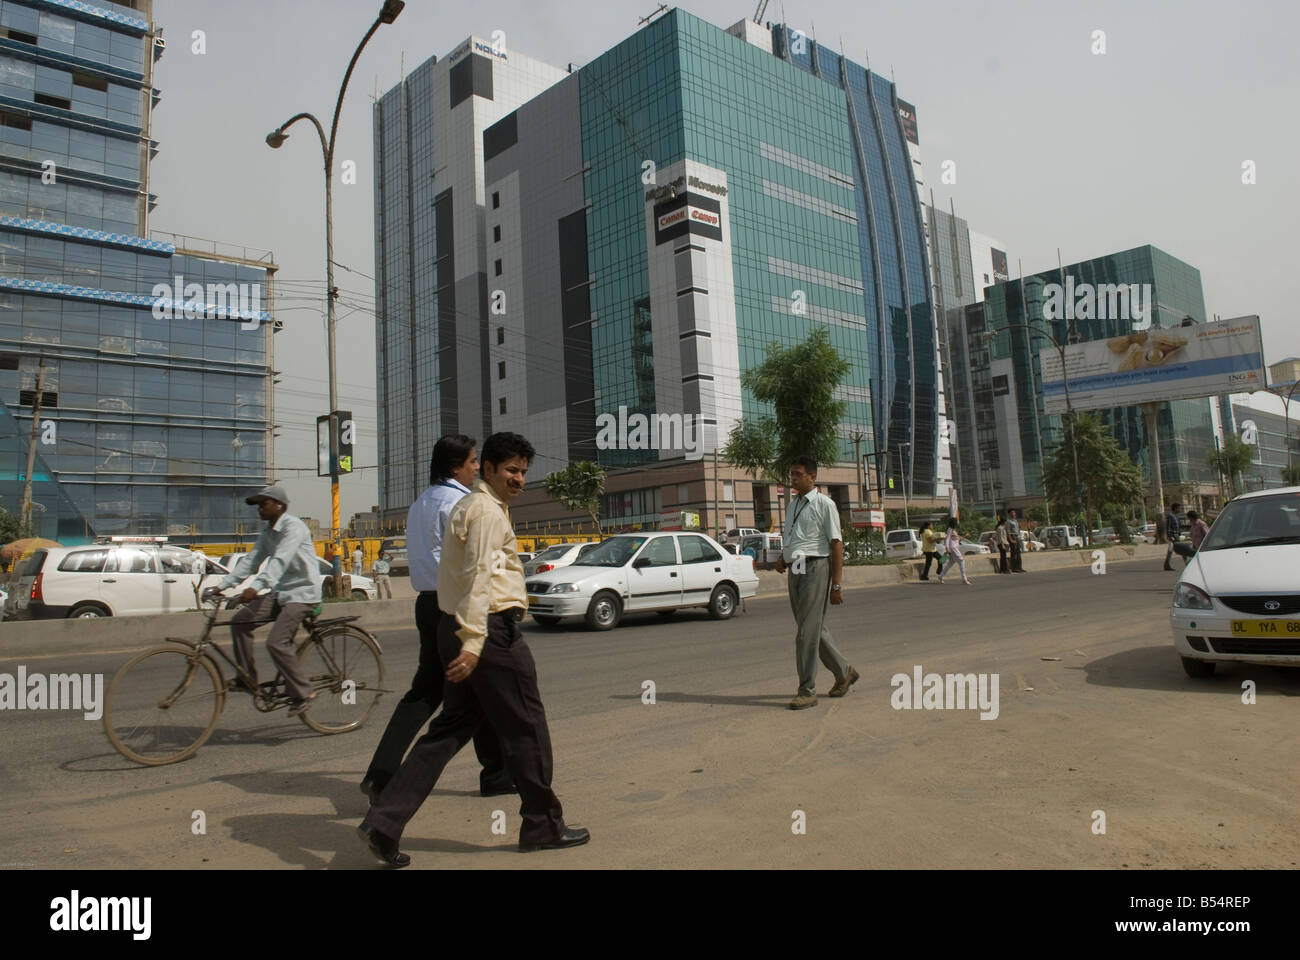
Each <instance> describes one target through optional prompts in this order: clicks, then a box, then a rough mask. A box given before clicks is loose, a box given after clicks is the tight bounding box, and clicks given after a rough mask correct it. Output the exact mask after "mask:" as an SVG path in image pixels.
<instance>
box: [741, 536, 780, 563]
mask: <svg viewBox="0 0 1300 960" xmlns="http://www.w3.org/2000/svg"><path fill="white" fill-rule="evenodd" d="M782 542H783V541H782V540H781V535H780V534H779V533H751V534H749V535H748V536H744V537H741V538H740V544H739V548H738V550H739V553H741V554H748V555H749V556H751V557H753V559H754V566H756V567H767V566H771V565H773V564H775V563H776V561H777V560H778V559H779V558H780V556H781V546H782Z"/></svg>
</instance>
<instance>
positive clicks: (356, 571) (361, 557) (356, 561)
mask: <svg viewBox="0 0 1300 960" xmlns="http://www.w3.org/2000/svg"><path fill="white" fill-rule="evenodd" d="M365 560H366V555H365V554H364V553H362V552H361V544H359V543H358V544H356V546H355V547H354V548H353V550H352V576H354V577H359V576H361V565H362V564H363V563H365Z"/></svg>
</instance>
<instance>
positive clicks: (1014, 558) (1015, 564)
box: [1011, 540, 1025, 573]
mask: <svg viewBox="0 0 1300 960" xmlns="http://www.w3.org/2000/svg"><path fill="white" fill-rule="evenodd" d="M1011 572H1012V573H1024V572H1025V568H1024V565H1023V564H1022V563H1021V562H1020V541H1019V540H1012V541H1011Z"/></svg>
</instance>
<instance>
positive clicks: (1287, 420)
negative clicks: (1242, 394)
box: [1269, 380, 1300, 471]
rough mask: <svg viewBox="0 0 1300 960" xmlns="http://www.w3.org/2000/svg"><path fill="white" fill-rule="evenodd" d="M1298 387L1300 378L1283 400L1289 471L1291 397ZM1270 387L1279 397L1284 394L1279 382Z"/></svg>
mask: <svg viewBox="0 0 1300 960" xmlns="http://www.w3.org/2000/svg"><path fill="white" fill-rule="evenodd" d="M1296 387H1300V380H1296V381H1295V382H1294V383H1292V384H1291V388H1290V389H1289V390H1287V392H1286V397H1285V398H1284V399H1283V400H1282V416H1283V423H1284V424H1285V426H1283V427H1282V443H1283V445H1284V446H1285V447H1286V468H1287V470H1288V471H1289V470H1290V469H1291V397H1292V396H1293V395H1294V394H1295V391H1296ZM1269 389H1270V390H1272V391H1273V392H1274V393H1276V394H1277V395H1278V396H1279V397H1280V396H1282V392H1281V386H1280V385H1279V384H1273V386H1272V387H1270V388H1269Z"/></svg>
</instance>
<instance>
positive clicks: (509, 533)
mask: <svg viewBox="0 0 1300 960" xmlns="http://www.w3.org/2000/svg"><path fill="white" fill-rule="evenodd" d="M534 455H535V451H534V450H533V447H532V444H530V443H529V442H528V441H527V440H525V439H524V438H523V437H521V436H520V435H519V434H517V433H494V434H493V435H492V436H490V437H488V438H487V441H486V442H485V443H484V444H483V471H482V476H481V477H480V479H479V480H478V482H477V483H475V485H474V490H473V492H472V493H470V494H469V495H467V496H465V497H464V498H462V499H461V500H460V501H459V502H458V503H457V504H456V506H455V507H454V508H453V509H452V511H451V514H450V516H449V517H448V518H447V526H446V531H445V533H446V536H445V538H444V541H443V547H442V558H441V561H440V566H439V570H438V606H439V608H440V609H441V610H442V612H443V614H445V616H444V617H443V619H442V621H441V622H440V623H439V625H438V652H439V654H440V656H441V658H442V663H443V665H444V667H445V668H446V670H445V677H446V680H447V687H446V693H445V700H444V702H443V708H442V713H440V714H439V715H438V716H437V717H436V718H435V719H434V721H433V723H432V724H430V726H429V732H428V734H426V735H425V736H423V737H421V738H420V739H419V741H417V742H416V744H415V746H414V747H412V748H411V755H410V756H409V757H408V758H407V759H406V762H405V763H403V764H402V767H401V769H400V770H398V771H397V775H396V776H395V777H394V778H393V780H392V782H390V783H389V784H388V786H387V787H386V788H385V789H384V791H383V793H381V794H380V795H379V799H378V800H376V801H375V803H374V804H373V805H372V806H371V808H370V812H369V813H368V814H367V815H366V818H365V820H363V821H362V823H361V825H360V826H359V827H358V828H357V832H358V833H359V834H360V836H361V839H362V841H363V842H364V843H365V844H366V845H367V847H368V848H369V849H370V852H371V853H373V854H374V855H375V856H377V857H378V858H379V859H380V860H382V861H384V862H385V863H387V864H389V865H390V866H394V867H404V866H406V865H407V864H409V863H410V862H411V858H410V857H409V856H407V855H406V854H404V853H402V852H401V851H400V850H399V849H398V844H399V842H400V840H401V836H402V832H403V830H405V828H406V825H407V823H408V822H409V821H410V819H411V817H413V816H414V815H415V812H416V811H417V810H419V808H420V806H421V805H422V804H423V803H424V801H425V799H426V798H427V797H428V796H429V792H430V791H431V790H432V789H433V787H434V785H435V784H437V782H438V778H439V777H440V776H441V775H442V771H443V769H444V768H445V767H446V766H447V763H448V762H449V761H450V760H451V758H452V757H454V756H455V755H456V754H457V753H458V752H459V751H460V749H461V748H462V747H464V746H465V744H466V743H468V742H469V740H470V738H471V737H472V736H473V735H474V733H475V732H477V730H478V729H479V728H480V727H481V726H482V724H483V721H484V719H485V718H486V719H488V720H490V721H491V723H492V725H493V727H495V729H496V730H497V732H499V733H500V734H501V738H502V740H503V741H504V743H505V756H506V761H507V763H508V765H509V768H510V773H511V774H512V775H513V777H514V780H515V783H517V784H518V785H519V793H520V796H521V797H522V804H521V806H520V808H519V813H520V816H521V817H522V821H523V822H522V826H521V827H520V830H519V849H520V850H523V851H532V850H543V849H561V848H565V847H574V846H578V845H579V844H583V843H586V842H587V841H588V840H590V839H591V836H590V834H589V833H588V831H586V830H584V829H582V828H577V827H569V826H566V825H565V822H564V811H563V809H562V808H561V806H560V801H559V799H558V798H557V797H556V796H555V793H554V792H553V791H552V790H551V772H552V758H551V734H550V729H549V728H548V727H547V724H546V710H545V708H544V707H543V705H542V697H541V693H540V692H539V690H538V688H537V667H536V664H535V663H534V662H533V655H532V653H531V651H529V649H528V644H527V643H525V642H524V638H523V636H522V635H521V634H520V632H519V621H520V620H521V619H523V617H524V615H525V613H526V611H527V604H528V595H527V593H525V591H524V568H523V566H522V565H521V564H520V562H519V552H518V542H517V541H516V540H515V532H514V530H513V528H512V526H511V521H510V510H509V508H508V506H507V503H508V502H509V501H510V500H513V499H514V498H515V497H517V496H518V495H519V494H521V493H522V492H523V490H524V480H525V477H526V475H527V473H528V468H529V465H530V464H531V463H532V460H533V457H534ZM408 542H409V532H408Z"/></svg>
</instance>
